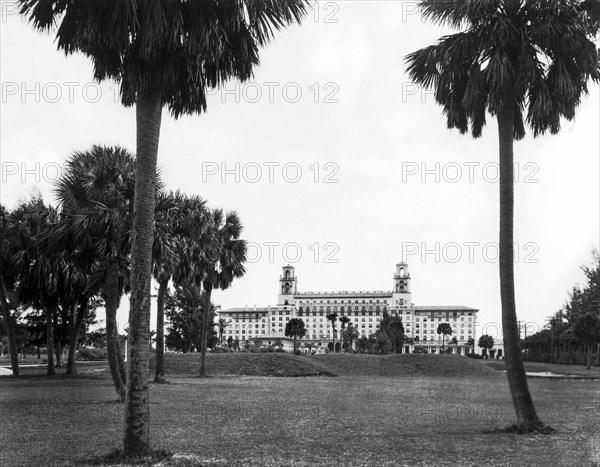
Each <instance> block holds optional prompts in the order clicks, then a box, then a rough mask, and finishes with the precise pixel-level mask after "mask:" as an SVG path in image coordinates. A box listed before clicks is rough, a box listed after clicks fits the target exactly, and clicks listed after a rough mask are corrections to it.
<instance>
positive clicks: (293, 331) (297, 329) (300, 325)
mask: <svg viewBox="0 0 600 467" xmlns="http://www.w3.org/2000/svg"><path fill="white" fill-rule="evenodd" d="M284 335H285V337H293V338H294V353H296V352H297V350H298V347H297V345H296V341H297V339H302V338H303V337H304V336H306V328H305V327H304V321H303V320H302V318H292V319H290V320H289V321H288V322H287V323H286V324H285V332H284Z"/></svg>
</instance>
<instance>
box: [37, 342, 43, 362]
mask: <svg viewBox="0 0 600 467" xmlns="http://www.w3.org/2000/svg"><path fill="white" fill-rule="evenodd" d="M37 355H38V360H41V359H42V354H41V353H40V346H39V345H38V346H37Z"/></svg>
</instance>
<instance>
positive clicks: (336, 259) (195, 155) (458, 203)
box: [0, 0, 600, 336]
mask: <svg viewBox="0 0 600 467" xmlns="http://www.w3.org/2000/svg"><path fill="white" fill-rule="evenodd" d="M0 6H1V7H2V21H1V23H0V28H1V29H0V81H1V84H2V103H1V106H0V132H1V138H0V158H1V174H0V175H1V186H0V200H1V202H2V203H4V204H5V205H7V206H9V207H14V206H15V205H16V204H17V203H18V202H20V201H22V200H25V199H27V198H28V197H30V196H31V194H33V193H35V192H36V191H39V192H41V193H42V194H43V196H44V198H45V200H46V201H47V202H52V203H54V202H55V201H54V195H53V185H52V184H53V182H54V181H55V180H56V179H57V177H58V175H59V174H60V172H61V170H62V164H63V163H64V161H65V159H66V158H68V157H69V155H71V154H72V153H73V152H74V151H79V150H86V149H88V148H90V147H91V146H92V145H93V144H105V145H121V146H124V147H126V148H128V149H129V150H131V151H132V152H133V151H134V150H135V114H134V110H133V109H132V108H124V107H123V106H122V105H121V104H120V103H119V101H118V88H117V86H116V85H115V83H112V82H105V83H101V84H98V83H95V82H94V81H93V79H92V66H91V63H90V61H89V60H88V59H86V58H85V57H83V56H81V55H76V56H69V57H65V56H64V54H63V53H62V52H58V51H57V50H56V45H55V43H54V42H53V41H54V36H51V35H48V34H42V33H38V32H36V31H34V30H33V29H32V27H31V26H30V25H29V24H27V23H25V22H24V21H23V20H22V18H21V17H20V16H18V15H17V14H16V7H15V4H14V2H11V1H2V2H0ZM449 32H451V31H449V30H447V29H444V28H441V27H439V26H437V25H433V24H430V23H427V22H426V21H424V20H423V18H422V17H421V16H420V14H419V13H418V11H417V10H416V6H415V3H414V2H405V1H368V2H367V1H360V0H357V1H345V2H344V1H338V2H330V1H320V2H318V3H314V6H313V8H312V10H311V11H310V14H309V15H308V16H307V17H306V19H305V20H304V21H303V23H302V24H301V25H300V26H298V25H294V26H291V27H290V28H289V29H287V30H283V31H281V32H280V33H278V34H277V36H276V38H275V40H274V41H273V42H272V43H271V44H270V45H268V46H267V47H266V48H264V49H263V50H262V51H261V65H260V66H259V67H258V68H256V70H255V75H254V79H253V80H252V81H251V82H248V83H242V84H240V83H237V84H236V83H234V82H231V83H229V84H227V85H226V87H225V88H224V89H220V90H216V91H213V92H211V94H210V96H209V99H208V109H207V112H206V113H204V114H202V115H196V116H191V117H183V118H181V119H179V120H175V119H173V118H172V117H171V116H170V115H169V113H168V111H167V110H166V109H165V110H164V112H163V123H162V129H161V139H160V147H159V166H160V167H161V169H162V177H163V181H164V182H165V184H166V187H167V188H168V189H180V190H182V191H184V192H186V193H189V194H192V193H195V194H199V195H201V196H202V197H204V198H205V199H206V200H207V201H208V205H209V206H211V207H214V208H223V209H225V210H235V211H237V212H238V213H239V215H240V217H241V219H242V222H243V224H244V233H243V238H245V239H246V240H247V241H248V242H249V251H248V253H249V255H248V256H249V258H248V262H247V264H246V269H247V272H246V274H245V276H244V277H243V278H241V279H238V280H236V281H235V282H234V283H233V284H232V286H231V287H230V288H229V289H227V290H225V291H217V292H215V293H214V294H213V298H214V302H215V304H217V305H221V306H222V307H223V308H229V307H239V306H245V305H248V306H254V305H256V306H267V305H275V304H276V299H277V290H278V279H279V275H280V274H281V268H282V266H284V265H286V264H288V263H290V264H292V265H293V266H295V268H296V275H297V277H298V291H339V290H347V291H351V290H352V291H354V290H365V291H366V290H391V287H392V277H393V273H394V270H395V264H396V263H398V262H400V261H406V262H408V263H409V271H410V273H411V277H412V292H413V302H414V304H415V305H463V306H469V307H473V308H477V309H479V310H480V312H479V317H478V321H479V323H480V327H479V329H482V326H484V329H485V327H487V329H488V330H489V331H490V333H495V335H497V336H498V334H499V331H497V329H499V324H498V323H500V314H501V307H500V292H499V273H498V262H497V241H498V224H499V220H498V208H499V200H498V196H499V193H498V189H499V186H498V180H497V179H498V172H497V161H498V136H497V125H496V121H495V120H494V119H493V118H492V117H491V116H488V125H487V126H486V127H485V128H484V133H483V136H482V138H479V139H477V140H475V139H473V138H472V137H471V136H469V135H462V136H461V135H460V134H458V132H457V131H456V130H453V131H451V130H448V129H447V128H446V121H445V118H444V116H443V115H442V113H441V108H440V107H439V106H438V105H437V104H436V103H435V102H434V99H433V95H432V94H431V91H428V90H424V89H420V88H419V87H417V86H415V85H413V84H412V83H411V82H410V80H409V78H408V76H407V73H406V62H405V59H404V57H405V56H406V55H407V54H409V53H410V52H412V51H415V50H417V49H419V48H422V47H425V46H428V45H430V44H432V43H434V42H435V41H436V40H437V39H438V38H439V37H441V36H442V35H444V34H447V33H449ZM599 94H600V93H599V90H598V86H597V85H590V94H589V96H587V97H585V99H584V100H583V102H582V104H581V107H580V108H579V111H578V113H577V116H576V119H575V121H573V122H563V126H562V131H561V133H560V134H559V135H556V136H543V137H540V138H537V139H534V138H533V136H532V135H531V134H528V135H527V137H526V138H525V139H524V140H523V141H520V142H517V143H515V170H516V183H515V203H516V206H515V242H516V245H515V250H516V252H517V256H516V258H515V276H516V302H517V314H518V317H519V319H520V320H521V321H524V322H526V323H530V325H529V331H528V333H531V332H533V331H534V330H535V329H536V328H539V327H540V326H543V325H544V324H545V322H546V321H547V318H548V317H549V316H550V315H552V314H553V313H555V312H556V311H557V310H558V309H559V308H560V307H561V306H562V305H563V304H564V302H565V300H566V299H567V296H568V295H567V294H568V291H569V290H570V288H571V287H572V286H573V285H574V284H577V283H580V284H583V283H584V281H585V277H584V275H583V273H582V271H581V269H580V266H581V265H583V264H586V265H587V264H590V262H591V259H592V255H591V251H592V249H593V248H598V246H599V237H600V226H599V225H600V222H599V216H600V214H599V213H600V206H599V204H600V202H599V199H600V196H599V192H600V186H599V180H600V177H599V173H600V166H599V159H600V158H599V155H600V154H599V151H600V148H599V133H598V129H599V127H600V125H599V123H600V122H599V117H600V95H599ZM127 316H128V300H127V299H126V298H124V299H123V301H122V304H121V307H120V309H119V316H118V319H119V326H120V328H121V329H122V328H123V327H124V326H125V324H126V322H127ZM152 322H153V326H154V317H153V321H152Z"/></svg>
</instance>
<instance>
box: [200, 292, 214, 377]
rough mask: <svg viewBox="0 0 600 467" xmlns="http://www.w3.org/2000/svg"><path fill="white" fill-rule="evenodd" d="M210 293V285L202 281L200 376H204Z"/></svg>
mask: <svg viewBox="0 0 600 467" xmlns="http://www.w3.org/2000/svg"><path fill="white" fill-rule="evenodd" d="M211 295H212V286H211V284H209V283H208V281H207V282H205V283H204V309H203V310H202V316H203V318H202V340H201V342H200V345H201V346H202V353H201V355H200V377H201V378H203V377H205V376H206V347H207V344H208V327H209V323H208V320H209V317H210V311H211V310H210V297H211Z"/></svg>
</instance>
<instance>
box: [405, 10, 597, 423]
mask: <svg viewBox="0 0 600 467" xmlns="http://www.w3.org/2000/svg"><path fill="white" fill-rule="evenodd" d="M420 7H421V9H422V11H423V13H424V15H425V17H427V18H429V19H432V20H433V21H436V22H439V23H445V24H448V25H449V26H451V27H454V28H462V30H461V31H460V32H458V33H456V34H453V35H449V36H445V37H443V38H442V39H441V40H440V41H439V42H438V43H437V44H435V45H431V46H429V47H426V48H424V49H421V50H418V51H416V52H413V53H411V54H410V55H408V57H407V60H408V64H409V66H408V73H409V76H410V77H411V79H412V80H413V81H415V82H417V83H419V84H421V85H423V86H427V87H433V88H434V89H435V99H436V102H438V103H439V104H440V105H442V106H443V108H444V113H445V114H446V117H447V124H448V128H457V129H458V130H459V131H460V133H462V134H464V133H466V132H467V131H469V128H470V130H471V132H472V135H473V137H475V138H477V137H479V136H481V132H482V128H483V126H484V125H485V122H486V111H488V112H489V113H491V114H492V115H493V116H495V117H496V118H497V120H498V133H499V147H500V245H499V246H500V261H499V263H500V264H499V266H500V296H501V302H502V328H503V333H504V349H505V360H506V367H507V377H508V382H509V386H510V390H511V395H512V399H513V403H514V407H515V411H516V415H517V427H518V429H519V430H520V431H530V430H539V429H540V428H541V427H542V426H543V425H542V423H541V422H540V420H539V419H538V416H537V414H536V411H535V408H534V406H533V401H532V399H531V395H530V393H529V388H528V386H527V378H526V376H525V368H524V366H523V361H522V357H521V351H520V341H519V331H518V326H517V316H516V306H515V292H514V264H513V261H514V254H513V219H514V174H513V141H514V140H515V139H517V140H518V139H521V138H523V137H524V135H525V121H526V122H527V123H528V124H529V126H530V127H531V128H532V130H533V134H534V135H535V136H538V135H541V134H543V133H545V132H547V131H550V132H551V133H552V134H555V133H558V131H559V130H560V118H561V117H565V118H566V119H568V120H572V119H573V118H574V116H575V109H576V107H577V106H578V104H579V103H580V100H581V96H582V94H585V93H586V92H587V82H588V80H589V79H590V78H592V79H593V80H594V81H598V80H599V79H600V72H599V70H598V56H597V51H596V46H595V45H594V43H593V42H592V40H591V39H592V38H593V37H594V36H595V34H596V33H597V31H598V23H597V22H595V21H592V20H591V19H590V17H589V16H588V15H587V13H586V11H585V9H584V6H583V3H582V2H580V1H575V0H540V1H535V2H534V1H522V0H490V1H488V2H481V1H473V0H456V1H453V2H440V1H437V0H422V1H421V2H420ZM525 111H527V113H526V114H525Z"/></svg>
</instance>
